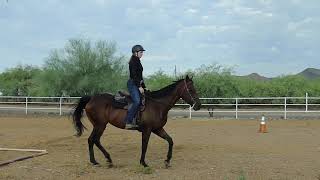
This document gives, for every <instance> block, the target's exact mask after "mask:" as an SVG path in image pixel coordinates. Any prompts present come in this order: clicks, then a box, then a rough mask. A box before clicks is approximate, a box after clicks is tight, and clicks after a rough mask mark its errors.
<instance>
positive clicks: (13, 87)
mask: <svg viewBox="0 0 320 180" xmlns="http://www.w3.org/2000/svg"><path fill="white" fill-rule="evenodd" d="M40 72H41V70H40V69H39V68H37V67H33V66H28V65H26V66H22V65H18V66H17V67H15V68H11V69H8V70H6V71H5V72H3V73H1V74H0V92H2V95H4V96H28V95H30V91H31V89H32V88H33V87H34V86H36V82H35V81H34V78H35V77H36V76H37V75H38V74H39V73H40Z"/></svg>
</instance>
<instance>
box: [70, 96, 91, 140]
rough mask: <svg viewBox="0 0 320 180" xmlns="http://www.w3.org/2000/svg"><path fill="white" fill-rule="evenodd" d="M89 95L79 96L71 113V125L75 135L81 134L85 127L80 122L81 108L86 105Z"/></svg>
mask: <svg viewBox="0 0 320 180" xmlns="http://www.w3.org/2000/svg"><path fill="white" fill-rule="evenodd" d="M90 99H91V97H90V96H83V97H81V98H80V100H79V103H78V105H76V106H75V108H74V112H73V115H72V119H73V125H74V128H75V129H76V131H77V134H76V135H77V136H81V135H82V133H83V129H87V128H86V127H85V126H84V125H83V124H82V122H81V118H82V115H83V109H84V108H85V107H86V104H87V103H88V102H89V101H90Z"/></svg>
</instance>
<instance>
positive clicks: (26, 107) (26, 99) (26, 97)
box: [26, 97, 28, 114]
mask: <svg viewBox="0 0 320 180" xmlns="http://www.w3.org/2000/svg"><path fill="white" fill-rule="evenodd" d="M26 114H28V97H26Z"/></svg>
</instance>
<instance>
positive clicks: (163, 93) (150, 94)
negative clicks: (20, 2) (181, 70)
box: [146, 79, 184, 98]
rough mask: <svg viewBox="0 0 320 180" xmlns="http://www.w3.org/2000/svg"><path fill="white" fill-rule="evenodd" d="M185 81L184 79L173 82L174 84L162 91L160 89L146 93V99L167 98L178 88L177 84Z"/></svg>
mask: <svg viewBox="0 0 320 180" xmlns="http://www.w3.org/2000/svg"><path fill="white" fill-rule="evenodd" d="M183 80H184V79H179V80H176V81H173V83H172V84H170V85H168V86H166V87H164V88H162V89H159V90H157V91H146V97H151V98H160V97H164V96H167V95H168V94H170V93H171V92H172V91H173V90H174V89H175V88H176V86H177V84H178V83H179V82H181V81H183Z"/></svg>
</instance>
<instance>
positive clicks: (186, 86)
mask: <svg viewBox="0 0 320 180" xmlns="http://www.w3.org/2000/svg"><path fill="white" fill-rule="evenodd" d="M183 81H184V88H183V90H182V91H181V93H180V97H181V95H182V93H183V92H184V90H185V89H186V90H187V92H188V94H189V96H190V97H191V100H192V108H193V107H194V106H195V105H196V104H197V102H196V101H195V100H194V99H195V98H194V97H193V96H192V95H191V93H190V90H189V88H188V85H187V81H186V80H183Z"/></svg>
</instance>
